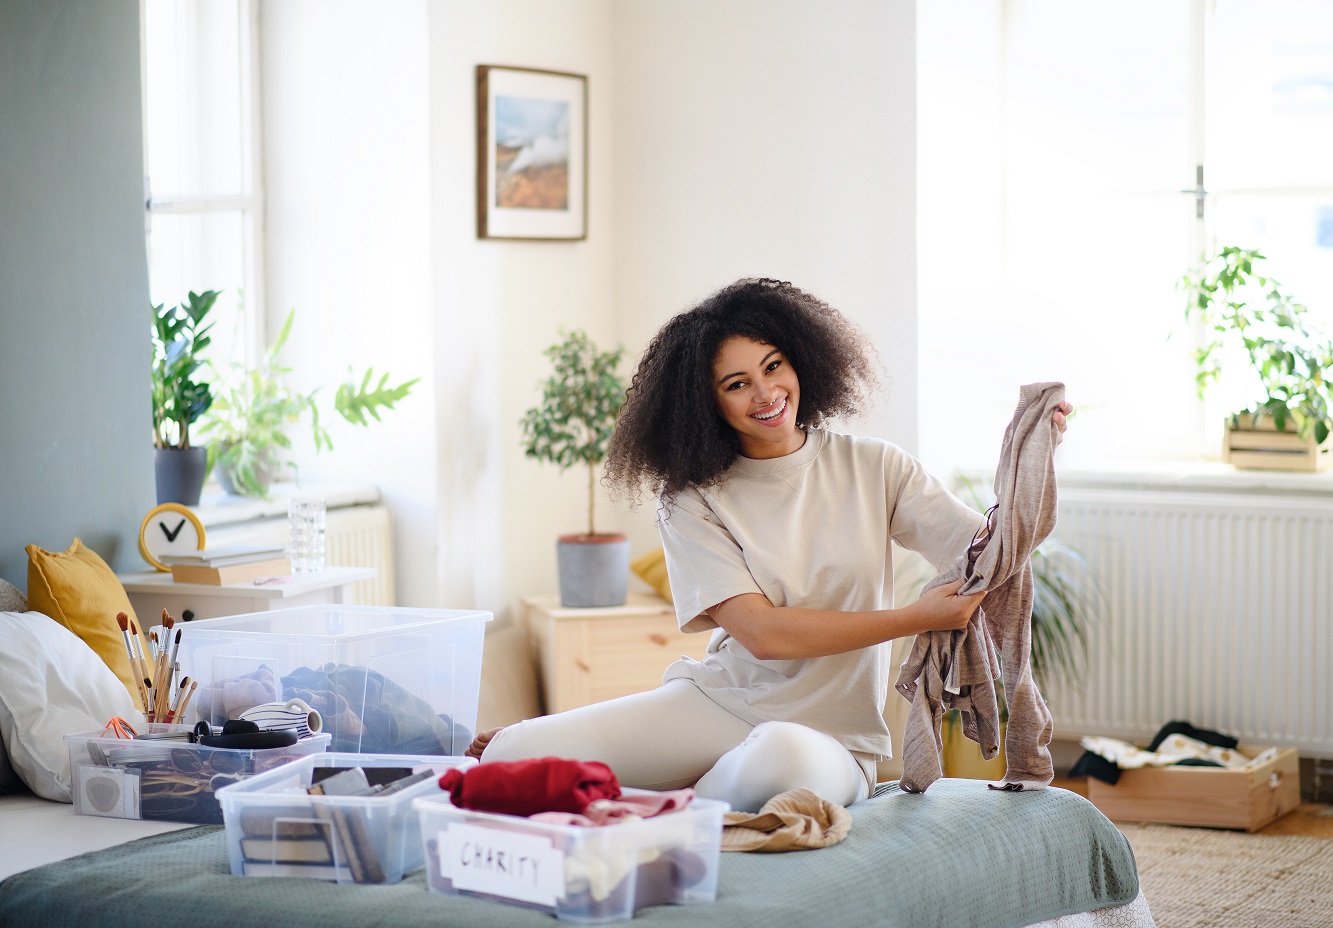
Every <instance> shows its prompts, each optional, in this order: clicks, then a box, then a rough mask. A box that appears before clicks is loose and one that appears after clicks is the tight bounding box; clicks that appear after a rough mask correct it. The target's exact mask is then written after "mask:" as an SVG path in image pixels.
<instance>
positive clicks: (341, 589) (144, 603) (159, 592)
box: [120, 567, 377, 629]
mask: <svg viewBox="0 0 1333 928" xmlns="http://www.w3.org/2000/svg"><path fill="white" fill-rule="evenodd" d="M376 573H377V571H376V570H375V568H374V567H326V568H324V569H323V570H321V571H317V572H314V573H297V574H292V575H291V576H290V577H287V578H285V579H286V582H285V583H264V584H259V585H256V584H254V583H228V584H224V585H222V586H211V585H209V584H203V583H176V582H175V581H173V580H172V579H171V574H167V573H162V572H161V571H156V570H146V571H142V572H140V573H132V574H121V575H120V582H121V585H122V586H124V587H125V592H126V593H127V594H128V595H129V598H130V605H131V606H133V607H134V612H135V614H136V615H137V616H138V617H139V626H140V627H141V628H145V629H146V628H148V627H150V626H152V625H155V624H157V621H158V619H160V618H161V617H162V610H163V609H165V610H167V612H169V613H171V615H172V616H174V617H175V618H177V619H183V620H185V621H187V622H188V621H190V620H192V619H216V618H218V617H219V616H224V615H243V614H245V613H248V612H268V611H269V610H270V609H288V608H291V607H294V606H311V605H319V604H321V603H341V602H342V601H343V594H344V593H345V591H346V590H347V587H348V586H350V585H351V584H353V583H357V582H359V581H361V580H371V579H373V578H374V577H375V574H376Z"/></svg>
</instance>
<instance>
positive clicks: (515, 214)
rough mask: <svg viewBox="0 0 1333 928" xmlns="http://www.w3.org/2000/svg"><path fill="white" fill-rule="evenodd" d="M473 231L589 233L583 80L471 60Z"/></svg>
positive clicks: (486, 235)
mask: <svg viewBox="0 0 1333 928" xmlns="http://www.w3.org/2000/svg"><path fill="white" fill-rule="evenodd" d="M477 237H478V238H482V239H529V240H536V241H578V240H582V239H586V238H587V237H588V78H587V76H586V75H583V74H571V73H569V72H566V71H544V70H540V69H537V68H519V67H509V66H504V65H489V64H482V65H477Z"/></svg>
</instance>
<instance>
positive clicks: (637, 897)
mask: <svg viewBox="0 0 1333 928" xmlns="http://www.w3.org/2000/svg"><path fill="white" fill-rule="evenodd" d="M624 792H625V793H626V794H627V795H628V794H633V793H636V792H643V791H642V790H631V789H626V790H625V791H624ZM412 805H413V807H414V808H415V809H416V811H417V815H418V816H419V817H420V819H421V838H422V841H423V842H424V847H425V855H426V875H427V879H428V882H429V884H430V888H431V890H433V891H434V892H440V893H456V894H462V895H468V896H478V897H480V898H486V899H495V900H498V901H500V902H505V903H509V904H512V905H520V906H524V907H527V908H534V909H537V910H539V911H543V912H548V913H550V914H553V915H555V916H556V917H557V918H559V919H561V920H563V921H568V922H575V923H578V924H585V925H592V924H600V923H603V922H615V921H624V920H626V919H629V918H633V917H634V913H635V912H636V911H637V910H639V909H641V908H644V907H645V906H651V905H664V904H670V905H691V904H694V903H699V902H712V901H713V900H714V899H716V898H717V869H718V858H719V856H720V854H719V852H720V850H721V842H722V815H723V813H724V812H726V811H727V809H728V808H729V807H728V805H727V804H726V803H725V802H717V801H715V800H711V799H698V798H696V799H694V800H693V801H691V803H690V804H689V805H688V806H686V807H685V808H684V809H681V810H680V811H677V812H668V813H666V814H663V815H657V816H654V817H652V818H645V819H639V820H635V821H629V822H621V823H618V824H614V825H604V826H601V827H595V828H592V827H580V826H574V825H551V824H546V823H544V822H535V821H533V820H531V819H528V818H523V817H520V816H512V815H495V814H492V813H488V812H473V811H470V810H468V809H459V808H456V807H455V806H454V805H453V804H452V803H451V802H450V801H449V796H448V794H447V793H444V792H441V793H439V794H438V795H434V796H426V797H423V798H420V799H416V800H414V801H413V803H412Z"/></svg>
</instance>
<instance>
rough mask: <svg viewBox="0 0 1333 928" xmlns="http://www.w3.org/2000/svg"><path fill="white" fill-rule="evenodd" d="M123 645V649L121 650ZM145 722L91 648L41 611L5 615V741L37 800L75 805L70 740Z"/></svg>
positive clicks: (0, 654)
mask: <svg viewBox="0 0 1333 928" xmlns="http://www.w3.org/2000/svg"><path fill="white" fill-rule="evenodd" d="M122 647H123V646H122ZM117 715H119V716H120V717H122V718H124V719H126V720H127V721H129V722H130V723H131V724H133V725H136V726H138V725H140V724H142V722H143V716H142V715H140V714H139V711H138V709H137V708H136V707H135V704H134V699H133V698H131V696H130V694H129V693H128V692H126V690H125V687H124V686H123V685H121V682H120V681H119V680H118V679H116V675H115V674H114V673H112V672H111V671H110V670H109V669H108V668H107V666H106V664H105V663H104V662H103V661H102V660H101V659H100V658H99V657H98V656H97V654H95V653H94V652H93V650H92V648H90V647H88V645H86V644H85V643H84V642H82V641H81V640H79V638H78V637H77V636H76V635H74V634H73V633H72V632H70V631H69V630H68V629H66V628H65V627H64V626H63V625H61V624H59V623H58V622H53V621H51V619H49V618H47V617H46V616H44V615H42V614H40V613H37V612H26V613H18V612H0V739H2V740H3V741H4V744H5V750H6V751H7V752H8V754H9V761H10V763H11V764H12V765H13V767H14V770H15V771H16V772H17V773H18V775H19V777H20V778H21V779H22V780H23V782H24V783H27V784H28V788H29V789H31V790H32V791H33V792H34V793H36V794H37V795H38V796H42V797H44V798H46V799H54V800H56V801H58V802H70V801H71V795H70V773H69V750H68V748H67V747H66V746H65V735H73V734H79V733H81V732H89V731H97V730H98V729H100V728H103V727H104V726H105V725H106V723H107V721H108V720H110V719H111V718H112V717H114V716H117Z"/></svg>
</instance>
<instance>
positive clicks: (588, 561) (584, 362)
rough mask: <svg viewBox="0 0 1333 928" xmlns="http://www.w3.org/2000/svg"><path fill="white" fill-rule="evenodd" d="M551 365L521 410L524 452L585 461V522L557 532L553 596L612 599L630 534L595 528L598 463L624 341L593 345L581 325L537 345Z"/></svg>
mask: <svg viewBox="0 0 1333 928" xmlns="http://www.w3.org/2000/svg"><path fill="white" fill-rule="evenodd" d="M544 353H545V354H546V356H547V357H548V358H550V359H551V363H552V365H553V366H554V371H553V372H552V374H551V377H550V378H549V379H548V380H547V381H546V382H545V383H544V384H542V395H541V402H540V403H539V404H538V405H537V406H534V407H533V408H531V409H529V410H528V411H527V412H526V413H524V415H523V419H522V421H521V422H520V426H521V428H522V432H523V449H524V453H525V454H527V456H528V457H531V458H536V459H537V460H539V461H545V462H547V463H550V464H555V465H557V466H558V467H559V468H560V469H561V470H567V469H569V468H571V467H573V466H575V465H578V464H582V465H584V466H585V467H587V469H588V530H587V531H586V532H579V533H576V534H570V535H561V536H560V538H559V539H558V541H557V544H556V558H557V567H558V569H559V577H560V604H561V605H562V606H566V607H583V606H619V605H622V604H623V603H624V602H625V598H626V595H627V593H628V589H629V539H628V538H626V537H625V536H624V535H621V534H617V533H600V532H598V531H597V523H596V517H595V510H594V506H595V500H596V495H595V492H594V491H595V488H596V480H597V467H598V465H600V464H601V462H602V459H603V458H605V457H606V450H607V446H608V445H609V444H610V441H611V433H612V432H613V431H614V430H615V426H616V416H617V415H618V413H619V411H620V406H621V404H622V403H624V401H625V389H626V384H625V382H624V380H622V379H621V377H620V376H619V374H617V373H616V367H617V365H619V364H620V359H621V356H622V354H623V353H624V352H623V349H621V348H616V349H615V350H614V351H599V350H598V349H597V347H596V346H595V345H594V344H593V343H592V341H591V340H590V339H589V338H588V336H587V334H586V333H584V332H581V331H575V332H572V333H570V334H568V335H566V336H564V337H563V340H562V341H560V342H557V343H556V344H554V345H552V346H551V347H549V348H547V349H546V351H545V352H544Z"/></svg>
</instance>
